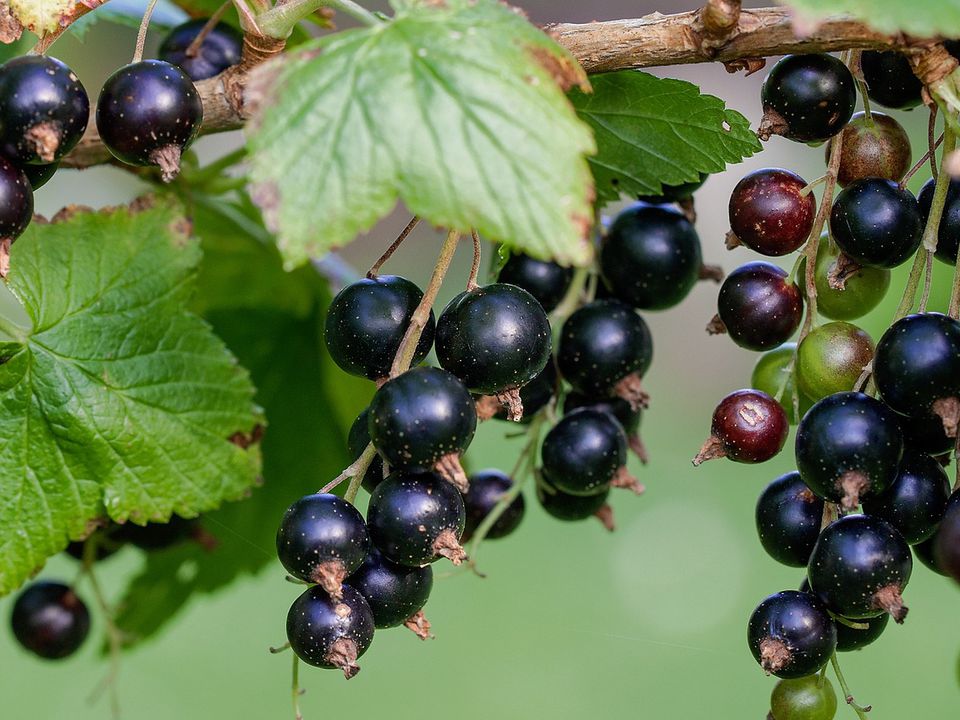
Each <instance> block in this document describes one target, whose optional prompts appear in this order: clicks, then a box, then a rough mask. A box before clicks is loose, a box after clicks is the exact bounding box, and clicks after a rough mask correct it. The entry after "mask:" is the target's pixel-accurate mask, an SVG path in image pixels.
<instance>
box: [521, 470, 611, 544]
mask: <svg viewBox="0 0 960 720" xmlns="http://www.w3.org/2000/svg"><path fill="white" fill-rule="evenodd" d="M609 495H610V489H609V488H607V489H606V490H603V491H602V492H598V493H596V494H595V495H570V494H569V493H565V492H563V491H562V490H558V489H557V488H556V487H554V486H553V485H552V484H551V483H550V481H549V480H548V479H547V478H545V477H541V478H540V481H539V482H538V483H537V500H539V501H540V507H542V508H543V509H544V510H546V512H547V514H548V515H550V516H551V517H554V518H556V519H557V520H562V521H563V522H579V521H580V520H586V519H587V518H589V517H596V518H597V519H599V520H600V522H601V523H603V526H604V527H605V528H606V529H607V530H610V531H612V530H613V510H612V509H611V508H610V506H609V505H608V504H607V498H608V497H609Z"/></svg>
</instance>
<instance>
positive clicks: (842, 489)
mask: <svg viewBox="0 0 960 720" xmlns="http://www.w3.org/2000/svg"><path fill="white" fill-rule="evenodd" d="M902 453H903V436H902V435H901V434H900V423H899V420H898V419H897V416H896V414H895V413H894V412H893V411H892V410H890V408H888V407H887V406H886V405H884V404H883V403H882V402H880V401H879V400H875V399H873V398H872V397H870V396H869V395H864V394H863V393H858V392H843V393H837V394H836V395H830V396H829V397H826V398H824V399H823V400H821V401H820V402H818V403H816V404H815V405H814V406H813V407H812V408H810V410H809V411H808V412H807V414H806V415H804V417H803V419H802V420H801V421H800V427H799V428H798V429H797V445H796V457H797V467H798V469H799V470H800V477H802V478H803V481H804V482H805V483H806V484H807V486H808V487H809V488H810V489H811V490H813V491H814V492H815V493H816V494H817V495H819V496H820V497H822V498H824V499H825V500H830V501H832V502H840V503H841V504H842V505H843V507H844V508H846V509H847V510H854V509H855V508H856V507H857V505H859V504H860V500H861V499H862V498H863V497H866V496H868V495H875V494H877V493H881V492H883V491H884V490H886V489H887V488H888V487H889V486H890V484H891V483H892V482H893V481H894V479H896V476H897V468H898V466H899V464H900V456H901V454H902Z"/></svg>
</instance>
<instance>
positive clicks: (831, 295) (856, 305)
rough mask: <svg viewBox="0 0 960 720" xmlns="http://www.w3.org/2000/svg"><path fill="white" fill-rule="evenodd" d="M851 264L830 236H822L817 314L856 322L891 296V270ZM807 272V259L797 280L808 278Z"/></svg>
mask: <svg viewBox="0 0 960 720" xmlns="http://www.w3.org/2000/svg"><path fill="white" fill-rule="evenodd" d="M840 263H842V265H841V264H840ZM850 263H852V261H851V260H849V258H847V257H846V256H843V257H841V253H840V248H838V247H837V246H836V244H835V243H834V242H833V241H832V240H830V238H829V236H828V235H826V234H824V235H822V236H821V238H820V245H819V247H818V248H817V262H816V265H815V266H814V273H813V278H814V283H815V284H816V287H817V312H818V313H820V314H821V315H823V317H825V318H829V319H830V320H855V319H857V318H859V317H862V316H863V315H866V314H867V313H868V312H870V311H871V310H873V309H874V308H875V307H876V306H877V305H879V304H880V301H881V300H883V297H884V295H886V294H887V289H888V288H889V287H890V271H889V270H888V269H886V268H878V267H861V266H859V265H857V264H856V263H853V264H852V265H851V264H850ZM806 272H807V262H806V259H801V260H800V265H799V268H798V270H797V277H799V278H802V277H805V276H806Z"/></svg>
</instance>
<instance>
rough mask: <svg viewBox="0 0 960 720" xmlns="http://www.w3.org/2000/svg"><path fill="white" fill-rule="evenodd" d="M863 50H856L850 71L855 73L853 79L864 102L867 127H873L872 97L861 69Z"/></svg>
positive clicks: (851, 60)
mask: <svg viewBox="0 0 960 720" xmlns="http://www.w3.org/2000/svg"><path fill="white" fill-rule="evenodd" d="M862 57H863V51H862V50H855V51H854V53H853V56H852V58H851V59H850V70H852V71H853V78H854V80H855V81H856V83H857V91H858V92H859V93H860V99H861V100H862V101H863V117H864V119H865V120H866V121H867V125H873V113H871V112H870V96H869V95H868V94H867V84H866V83H865V82H864V81H863V70H862V69H861V62H860V61H861V58H862Z"/></svg>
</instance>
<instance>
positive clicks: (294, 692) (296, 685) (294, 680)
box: [290, 653, 303, 720]
mask: <svg viewBox="0 0 960 720" xmlns="http://www.w3.org/2000/svg"><path fill="white" fill-rule="evenodd" d="M290 694H291V696H292V697H293V717H294V720H303V713H301V712H300V695H301V692H300V658H298V657H297V654H296V653H293V670H292V671H291V683H290Z"/></svg>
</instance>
